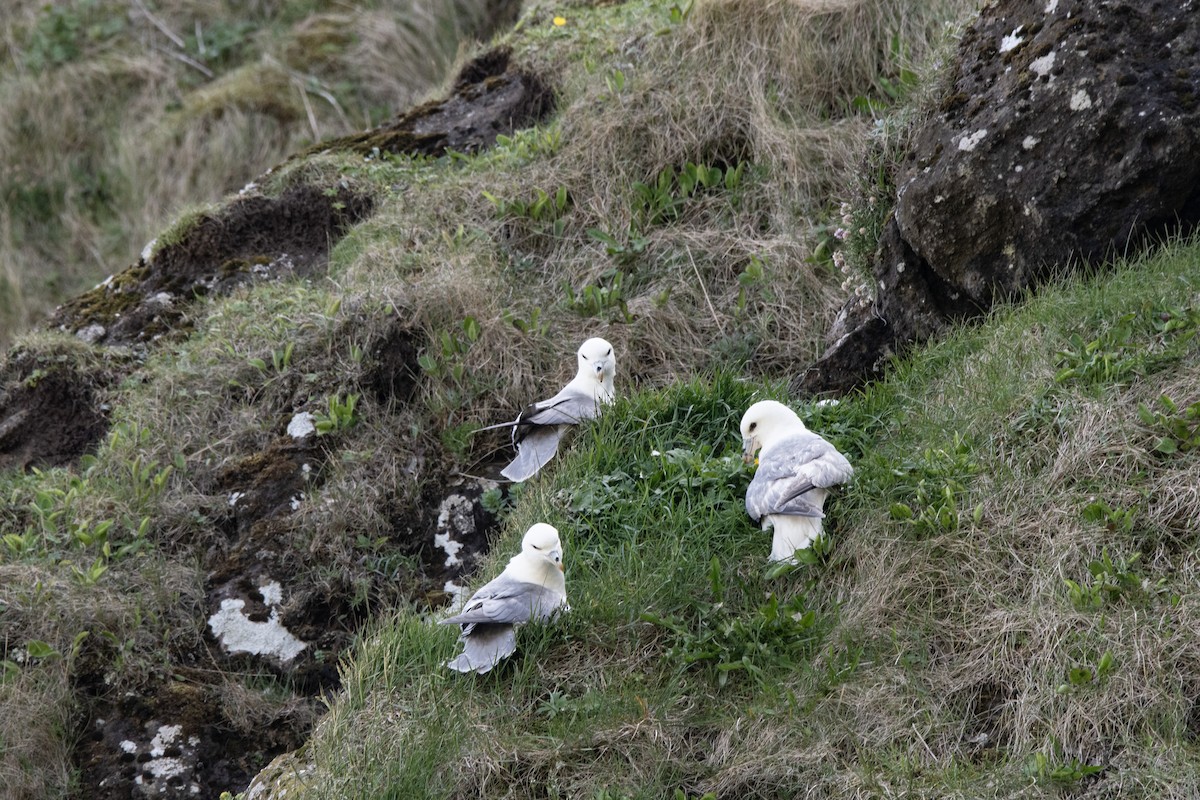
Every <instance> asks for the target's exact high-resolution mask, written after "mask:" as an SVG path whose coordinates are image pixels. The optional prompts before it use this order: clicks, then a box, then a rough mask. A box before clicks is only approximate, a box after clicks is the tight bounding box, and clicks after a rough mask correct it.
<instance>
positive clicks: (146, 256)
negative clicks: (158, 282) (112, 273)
mask: <svg viewBox="0 0 1200 800" xmlns="http://www.w3.org/2000/svg"><path fill="white" fill-rule="evenodd" d="M156 244H158V239H151V240H150V241H148V242H146V246H145V247H143V248H142V261H149V260H150V254H151V253H153V252H154V245H156ZM109 280H112V278H111V277H110V278H109Z"/></svg>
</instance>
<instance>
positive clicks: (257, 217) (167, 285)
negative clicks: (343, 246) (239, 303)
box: [50, 186, 374, 345]
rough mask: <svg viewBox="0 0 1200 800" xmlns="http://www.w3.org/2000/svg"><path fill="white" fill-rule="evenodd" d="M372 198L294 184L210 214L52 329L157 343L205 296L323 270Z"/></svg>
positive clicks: (59, 314) (77, 302) (68, 308)
mask: <svg viewBox="0 0 1200 800" xmlns="http://www.w3.org/2000/svg"><path fill="white" fill-rule="evenodd" d="M373 206H374V201H373V200H372V199H371V198H370V197H368V196H365V195H360V194H356V193H354V192H352V191H350V190H349V189H346V188H344V187H341V188H338V189H337V190H336V191H335V192H329V193H326V191H325V190H324V189H322V188H318V187H315V186H293V187H290V188H289V189H287V190H286V191H284V193H283V194H282V195H280V196H279V197H278V198H271V197H263V196H261V195H251V196H247V197H243V198H240V199H238V200H235V201H233V202H232V203H230V204H229V205H227V206H225V207H223V208H221V209H220V210H218V211H215V212H212V213H209V214H204V215H202V216H201V217H200V218H199V219H197V220H196V221H195V222H194V224H193V225H192V226H191V227H190V228H189V229H188V230H187V231H186V232H184V233H183V235H182V236H181V237H180V239H179V240H178V241H176V242H172V243H170V244H167V245H164V246H163V247H162V248H161V249H160V250H159V251H158V252H157V253H155V254H154V256H153V257H152V258H151V260H150V261H149V262H147V261H145V260H141V261H139V262H138V263H137V264H136V265H135V266H133V267H130V268H129V269H127V270H125V271H124V272H121V273H119V274H118V275H115V276H113V277H112V278H111V279H109V280H108V281H106V282H105V283H103V284H101V285H100V286H97V287H96V288H95V289H93V290H91V291H90V292H86V293H84V294H82V295H80V296H78V297H76V298H74V299H72V300H70V301H68V302H67V303H65V304H63V305H62V306H61V307H60V308H59V309H58V311H56V312H55V314H54V317H53V318H52V319H51V321H50V324H51V325H52V326H54V327H58V328H61V329H63V330H67V331H70V332H72V333H75V334H77V335H79V336H80V337H82V338H84V339H85V340H86V341H89V342H95V343H100V344H110V345H112V344H134V343H147V342H152V341H155V340H157V339H159V338H160V337H162V336H163V335H164V334H166V333H169V332H170V331H173V330H176V329H178V328H181V327H186V326H187V308H188V307H189V306H190V304H191V303H192V301H193V300H194V299H195V298H196V297H199V296H203V295H207V294H226V293H228V292H229V291H231V290H232V289H233V288H234V287H236V286H239V285H241V284H243V283H247V282H249V281H254V280H281V279H287V278H294V277H310V276H313V275H318V274H320V273H322V272H323V271H324V270H325V268H326V267H327V266H328V263H329V249H330V247H332V246H333V245H334V244H335V243H336V242H337V241H338V240H339V239H341V238H342V237H343V236H344V235H345V234H346V232H347V231H348V230H349V229H350V228H351V227H352V226H353V225H355V224H357V223H358V222H360V221H362V220H363V219H365V218H366V217H367V216H369V215H370V214H371V212H372V210H373Z"/></svg>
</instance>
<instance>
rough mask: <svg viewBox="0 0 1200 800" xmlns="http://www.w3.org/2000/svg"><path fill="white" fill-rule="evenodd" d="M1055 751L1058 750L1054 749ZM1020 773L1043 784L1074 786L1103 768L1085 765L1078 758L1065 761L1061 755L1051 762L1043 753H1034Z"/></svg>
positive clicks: (1095, 765)
mask: <svg viewBox="0 0 1200 800" xmlns="http://www.w3.org/2000/svg"><path fill="white" fill-rule="evenodd" d="M1055 749H1056V750H1058V749H1060V748H1057V747H1056V748H1055ZM1022 771H1023V772H1024V773H1025V774H1026V775H1027V776H1029V777H1031V778H1034V779H1035V780H1038V781H1040V782H1043V783H1052V784H1074V783H1078V782H1079V781H1081V780H1083V779H1084V778H1086V777H1088V776H1089V775H1095V774H1096V773H1098V772H1103V771H1104V767H1103V766H1101V765H1097V764H1086V763H1084V762H1083V761H1081V760H1080V759H1078V758H1070V759H1066V758H1065V757H1063V756H1062V755H1061V754H1060V755H1059V756H1058V758H1057V759H1054V760H1052V759H1051V758H1050V756H1047V755H1046V754H1045V753H1034V754H1033V756H1031V757H1030V759H1029V760H1028V761H1027V762H1026V763H1025V766H1024V767H1023V768H1022Z"/></svg>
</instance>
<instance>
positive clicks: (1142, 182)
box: [797, 0, 1200, 394]
mask: <svg viewBox="0 0 1200 800" xmlns="http://www.w3.org/2000/svg"><path fill="white" fill-rule="evenodd" d="M951 69H952V74H951V76H950V79H949V81H948V83H947V87H946V89H945V91H944V94H943V96H942V98H941V104H940V107H939V109H938V111H937V113H936V114H934V115H933V116H932V118H931V119H929V121H928V122H927V123H926V124H925V126H924V127H923V128H922V129H921V130H920V131H919V132H918V133H917V134H916V136H915V137H914V147H913V150H912V153H911V154H910V156H909V157H908V160H907V161H906V163H905V164H904V165H903V166H902V167H901V168H900V170H899V173H898V175H897V181H896V185H897V186H898V191H897V197H896V205H895V209H894V213H893V215H892V217H891V218H890V219H889V220H888V223H887V225H886V227H885V231H884V234H883V237H882V239H881V241H880V247H879V250H878V253H879V255H878V258H877V260H876V263H875V264H874V265H873V268H874V273H875V274H874V277H875V281H876V284H875V287H874V288H875V290H876V297H877V300H876V303H875V304H874V306H873V307H868V308H866V309H863V310H861V311H858V312H857V313H856V314H854V315H852V318H851V319H850V320H849V323H848V326H847V329H848V331H849V332H848V333H846V334H845V335H843V336H841V337H840V338H839V339H838V341H836V342H834V343H833V345H832V346H831V347H830V349H829V350H828V351H827V353H826V354H825V355H824V356H823V357H822V358H821V360H820V361H819V362H818V363H817V364H815V365H813V367H812V368H810V369H809V371H808V372H807V373H806V374H804V375H802V376H800V377H799V378H798V379H797V388H798V389H799V390H800V391H802V392H804V393H808V394H812V393H821V392H838V391H845V390H846V389H849V388H850V387H852V386H854V385H856V384H858V383H860V382H862V381H863V380H868V379H871V378H873V377H877V376H878V375H879V374H880V370H881V368H882V366H881V364H882V361H883V359H884V357H885V356H886V355H887V354H888V353H890V352H892V351H893V350H903V349H904V348H905V347H906V346H908V345H910V344H912V343H916V342H921V341H924V340H927V339H929V338H930V337H932V336H935V335H936V334H937V333H938V332H939V331H941V330H942V329H943V328H944V327H945V326H946V325H947V324H948V323H950V322H952V321H955V320H961V319H965V318H970V317H974V316H977V315H979V314H982V313H984V312H986V311H987V310H988V309H989V308H991V307H992V305H993V304H994V303H996V302H998V301H1003V300H1005V299H1011V298H1014V297H1017V296H1019V295H1020V294H1021V293H1023V292H1026V291H1028V290H1031V289H1034V288H1036V287H1037V286H1038V285H1040V284H1042V283H1044V282H1045V281H1046V280H1048V279H1049V278H1051V277H1052V276H1053V273H1054V271H1055V270H1061V269H1063V268H1064V265H1066V266H1069V267H1071V268H1080V267H1093V266H1096V265H1099V264H1102V263H1103V262H1104V261H1105V260H1106V259H1108V258H1110V257H1112V256H1114V255H1122V254H1127V253H1134V252H1137V251H1138V250H1140V249H1142V248H1144V247H1145V246H1147V245H1148V244H1150V243H1153V242H1154V241H1155V240H1156V239H1158V238H1159V237H1162V236H1165V235H1169V234H1173V233H1176V232H1184V233H1186V232H1188V231H1190V230H1191V229H1193V228H1194V227H1195V225H1196V223H1197V222H1198V221H1200V157H1198V156H1197V154H1198V153H1200V3H1198V2H1196V0H1187V1H1186V2H1169V0H1128V1H1126V0H1111V1H1110V2H1096V3H1084V2H1080V1H1079V0H1001V2H996V3H993V4H991V5H989V6H988V7H987V8H985V9H984V10H983V12H982V14H981V16H980V17H979V19H978V20H977V21H976V23H975V24H974V25H973V26H972V27H971V28H970V30H968V31H967V33H966V34H965V36H964V37H963V39H962V41H961V43H960V46H959V48H958V53H957V57H956V59H955V63H954V66H953V67H952V68H951Z"/></svg>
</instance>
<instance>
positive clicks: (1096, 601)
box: [1063, 549, 1166, 611]
mask: <svg viewBox="0 0 1200 800" xmlns="http://www.w3.org/2000/svg"><path fill="white" fill-rule="evenodd" d="M1141 556H1142V554H1141V553H1134V554H1133V555H1131V556H1129V557H1128V558H1120V557H1118V558H1117V559H1116V560H1114V559H1113V558H1112V557H1111V556H1110V555H1109V554H1108V550H1107V549H1105V550H1103V551H1101V553H1100V557H1099V558H1097V559H1093V560H1092V561H1091V562H1089V563H1088V577H1087V578H1085V579H1084V580H1083V581H1073V580H1071V579H1069V578H1064V579H1063V583H1064V585H1065V586H1066V587H1067V593H1068V595H1069V596H1070V598H1071V604H1072V605H1073V606H1075V608H1076V609H1077V610H1079V611H1099V610H1100V609H1102V608H1104V607H1105V606H1106V605H1109V604H1112V603H1116V602H1118V601H1120V600H1136V599H1139V598H1143V597H1146V596H1155V595H1158V594H1163V593H1165V592H1166V579H1165V578H1161V579H1159V580H1158V581H1156V582H1154V583H1150V582H1149V581H1146V580H1143V578H1142V576H1140V575H1138V574H1137V573H1136V572H1135V571H1134V566H1135V565H1136V564H1137V562H1138V561H1139V560H1140V559H1141Z"/></svg>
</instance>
